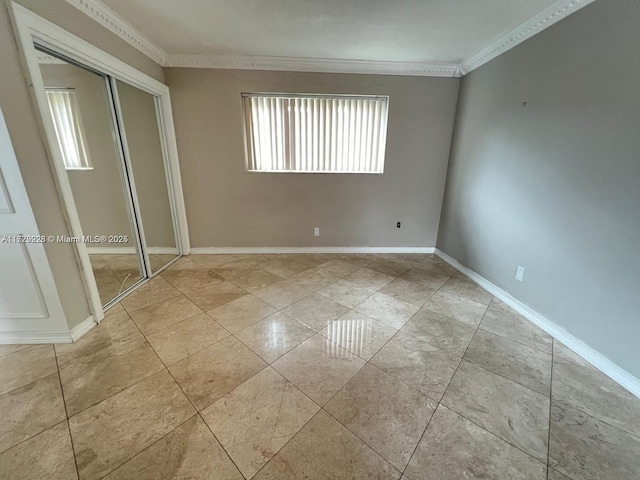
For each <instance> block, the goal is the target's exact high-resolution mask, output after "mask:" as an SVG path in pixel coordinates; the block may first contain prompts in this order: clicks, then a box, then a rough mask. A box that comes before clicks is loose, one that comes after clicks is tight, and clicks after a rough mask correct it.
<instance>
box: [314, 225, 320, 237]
mask: <svg viewBox="0 0 640 480" xmlns="http://www.w3.org/2000/svg"><path fill="white" fill-rule="evenodd" d="M313 236H314V237H319V236H320V227H313Z"/></svg>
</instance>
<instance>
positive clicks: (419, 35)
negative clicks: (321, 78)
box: [67, 0, 593, 75]
mask: <svg viewBox="0 0 640 480" xmlns="http://www.w3.org/2000/svg"><path fill="white" fill-rule="evenodd" d="M67 1H68V2H69V3H71V4H74V5H75V6H76V7H78V8H80V9H82V10H83V11H85V13H87V15H90V16H92V17H93V18H94V19H96V20H97V21H99V22H101V23H102V24H103V25H104V26H106V27H107V28H110V29H111V30H112V31H114V33H116V34H118V35H120V36H121V37H123V38H124V39H125V40H127V41H129V42H130V43H131V44H132V45H134V46H136V48H139V49H140V50H141V51H143V52H144V53H146V54H147V55H149V56H150V57H152V58H154V59H155V60H157V61H159V63H162V64H164V65H167V66H210V67H211V66H214V67H217V68H263V69H271V67H274V69H278V67H281V68H280V69H290V68H292V67H296V65H297V66H298V67H299V68H300V69H301V70H313V69H314V65H317V66H318V70H319V71H343V70H344V71H348V70H349V65H350V66H351V70H353V71H354V72H358V73H360V72H362V73H378V72H377V71H380V72H381V73H400V74H408V75H411V74H417V75H420V74H425V75H428V74H435V75H438V74H442V75H449V74H460V73H461V72H462V73H465V72H466V71H469V70H471V69H473V68H477V67H478V66H479V65H481V64H482V63H485V62H486V61H488V60H490V59H491V58H494V57H495V56H497V55H499V54H500V53H503V52H504V51H506V50H508V49H509V48H512V47H513V46H515V45H517V44H518V43H520V42H522V41H524V40H526V39H527V38H529V37H530V36H532V35H535V34H536V33H538V32H539V31H541V30H543V29H544V28H546V27H548V26H550V25H552V24H553V23H555V22H556V21H558V20H560V19H562V18H564V17H565V16H567V15H569V14H571V13H573V12H574V11H576V10H578V9H579V8H582V7H583V6H585V5H587V4H589V3H591V2H592V1H593V0H102V3H101V2H100V0H67ZM105 6H106V7H105ZM114 13H115V14H114ZM293 69H296V68H293ZM367 69H369V70H372V71H371V72H367ZM403 72H404V73H403ZM429 72H430V73H429ZM453 72H456V73H453Z"/></svg>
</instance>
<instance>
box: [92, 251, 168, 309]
mask: <svg viewBox="0 0 640 480" xmlns="http://www.w3.org/2000/svg"><path fill="white" fill-rule="evenodd" d="M89 258H90V260H91V267H92V269H93V275H94V277H95V279H96V284H97V285H98V292H100V299H101V300H102V304H103V305H104V304H106V303H107V302H109V301H110V300H112V299H113V298H115V297H117V296H118V295H119V294H120V293H122V292H124V291H125V290H126V289H127V288H129V287H131V286H132V285H134V284H135V283H136V282H137V281H138V280H140V279H141V278H142V276H141V274H140V263H139V260H138V255H137V254H134V253H132V254H102V255H94V254H90V255H89ZM174 258H175V255H155V254H151V255H149V261H150V262H151V270H152V271H156V270H159V269H160V268H162V267H164V266H165V265H166V264H167V263H169V262H170V261H171V260H173V259H174Z"/></svg>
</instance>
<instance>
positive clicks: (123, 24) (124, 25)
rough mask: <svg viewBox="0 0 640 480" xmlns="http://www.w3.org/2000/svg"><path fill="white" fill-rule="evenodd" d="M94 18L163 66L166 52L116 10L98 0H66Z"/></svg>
mask: <svg viewBox="0 0 640 480" xmlns="http://www.w3.org/2000/svg"><path fill="white" fill-rule="evenodd" d="M66 1H67V3H69V4H71V5H73V6H74V7H76V8H77V9H78V10H80V11H81V12H83V13H84V14H85V15H87V16H88V17H89V18H91V19H93V20H95V21H96V22H98V23H99V24H100V25H102V26H103V27H105V28H107V29H108V30H110V31H111V32H112V33H115V34H116V35H117V36H118V37H120V38H121V39H123V40H124V41H125V42H127V43H128V44H129V45H131V46H132V47H134V48H136V49H138V50H139V51H141V52H142V53H144V54H145V55H146V56H147V57H149V58H150V59H151V60H153V61H155V62H156V63H158V64H160V65H162V66H164V64H165V58H166V56H167V54H166V53H165V52H164V50H162V49H161V48H160V47H159V46H158V45H156V44H155V43H154V42H153V41H152V40H150V39H149V38H147V37H146V36H144V35H143V34H142V33H140V31H139V30H138V29H136V28H135V27H134V26H133V25H131V24H130V23H129V22H127V21H126V20H125V19H124V18H122V17H121V16H120V15H118V14H117V13H116V12H114V11H113V10H111V9H110V8H109V7H107V6H106V5H105V4H104V3H102V2H101V1H100V0H66Z"/></svg>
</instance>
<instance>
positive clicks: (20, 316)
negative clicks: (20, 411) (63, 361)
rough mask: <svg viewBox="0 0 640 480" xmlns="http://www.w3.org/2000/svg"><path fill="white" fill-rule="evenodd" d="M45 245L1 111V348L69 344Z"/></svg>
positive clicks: (67, 328) (66, 328)
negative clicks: (58, 343) (54, 343)
mask: <svg viewBox="0 0 640 480" xmlns="http://www.w3.org/2000/svg"><path fill="white" fill-rule="evenodd" d="M43 240H45V239H43V238H41V237H40V234H39V232H38V226H37V225H36V221H35V218H34V216H33V212H32V210H31V204H30V203H29V198H28V197H27V192H26V190H25V187H24V183H23V181H22V176H21V174H20V169H19V167H18V162H17V160H16V155H15V152H14V150H13V146H12V145H11V139H10V138H9V132H8V131H7V125H6V123H5V121H4V116H3V115H2V110H0V343H47V342H69V341H70V340H71V336H70V334H69V327H68V325H67V321H66V319H65V316H64V312H63V310H62V305H61V304H60V298H59V296H58V291H57V289H56V286H55V283H54V281H53V275H52V274H51V268H50V267H49V262H48V260H47V256H46V254H45V251H44V244H43V243H42V241H43Z"/></svg>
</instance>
